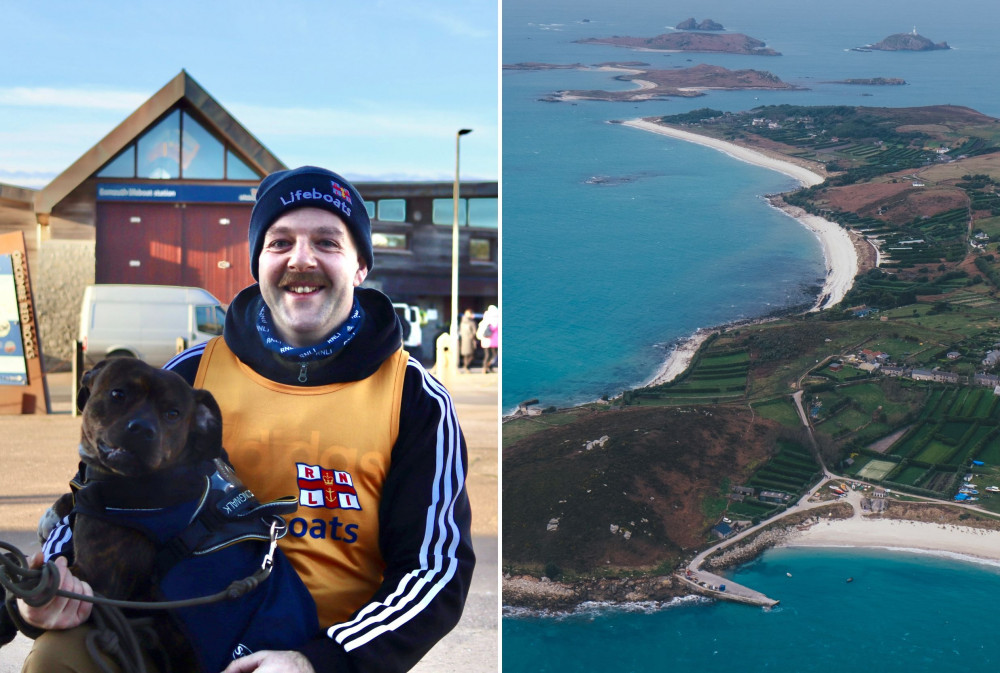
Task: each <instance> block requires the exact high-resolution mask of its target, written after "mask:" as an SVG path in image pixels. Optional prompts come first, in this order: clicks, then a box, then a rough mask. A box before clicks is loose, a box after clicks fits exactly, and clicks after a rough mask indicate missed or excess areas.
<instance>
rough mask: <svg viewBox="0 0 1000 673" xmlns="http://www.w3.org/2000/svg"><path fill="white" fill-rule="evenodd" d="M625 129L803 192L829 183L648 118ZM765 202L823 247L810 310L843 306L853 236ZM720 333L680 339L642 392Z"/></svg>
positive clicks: (850, 280) (854, 270)
mask: <svg viewBox="0 0 1000 673" xmlns="http://www.w3.org/2000/svg"><path fill="white" fill-rule="evenodd" d="M621 124H622V125H623V126H629V127H631V128H635V129H638V130H640V131H647V132H650V133H656V134H659V135H663V136H668V137H671V138H675V139H677V140H682V141H685V142H690V143H695V144H697V145H702V146H704V147H709V148H712V149H714V150H718V151H719V152H722V153H724V154H726V155H728V156H730V157H733V158H734V159H737V160H739V161H743V162H745V163H749V164H753V165H755V166H760V167H762V168H767V169H769V170H773V171H776V172H778V173H781V174H783V175H787V176H789V177H791V178H794V179H795V180H797V181H798V182H799V184H801V185H802V186H804V187H810V186H812V185H818V184H820V183H822V182H823V181H824V180H825V178H824V176H822V175H820V174H819V173H817V172H815V171H813V170H810V169H809V168H807V167H805V166H801V165H799V164H796V163H793V162H792V161H788V160H783V159H780V158H778V157H775V156H772V155H770V154H765V153H764V152H760V151H758V150H753V149H749V148H747V147H743V146H742V145H737V144H735V143H730V142H726V141H724V140H718V139H717V138H710V137H708V136H703V135H700V134H697V133H692V132H690V131H683V130H681V129H677V128H672V127H667V126H662V125H660V124H655V123H653V122H651V121H647V120H645V119H630V120H628V121H624V122H621ZM767 202H768V203H769V204H770V205H771V207H773V208H776V209H778V210H780V211H781V212H783V213H784V214H786V215H788V216H789V217H791V218H792V219H794V220H796V221H798V222H799V224H801V225H802V226H803V227H805V228H806V229H807V230H808V231H810V232H812V233H813V234H814V235H815V236H816V238H817V240H818V241H819V243H820V248H821V249H822V251H823V259H824V263H825V265H826V276H825V281H824V283H823V289H822V291H821V292H820V294H819V296H818V297H817V298H816V303H815V304H814V305H813V307H812V308H811V309H810V311H819V310H822V309H826V308H829V307H831V306H834V305H836V304H838V303H840V302H841V301H842V300H843V298H844V296H845V295H846V294H847V292H848V291H849V290H850V289H851V287H852V286H853V285H854V277H855V276H856V275H857V274H858V271H859V269H860V260H859V258H858V253H857V250H856V248H855V241H854V239H853V238H852V237H851V234H850V233H849V232H848V231H847V230H845V229H844V228H843V227H841V226H840V225H839V224H837V223H836V222H830V221H829V220H825V219H823V218H821V217H818V216H816V215H810V214H809V213H807V212H805V211H804V210H802V209H801V208H798V207H796V206H792V205H789V204H787V203H785V201H784V200H783V199H781V198H780V196H778V195H769V196H768V197H767ZM721 329H723V328H722V327H714V328H713V327H706V328H700V329H698V330H697V331H696V332H695V333H694V334H693V335H691V336H690V337H687V338H686V339H683V340H681V341H680V342H679V343H678V344H677V346H676V347H675V348H674V349H673V350H672V351H671V352H670V353H669V355H668V356H667V358H666V360H665V361H664V363H663V364H662V365H661V367H660V368H659V370H658V371H657V372H656V373H655V374H654V375H653V376H652V378H650V380H649V381H648V382H646V383H645V384H643V386H642V387H644V388H648V387H650V386H657V385H662V384H664V383H668V382H670V381H672V380H674V379H675V378H677V377H678V376H680V375H681V374H682V373H683V372H684V370H686V369H687V368H688V366H690V364H691V361H692V360H693V359H694V356H695V354H696V353H697V352H698V349H699V348H700V347H701V345H702V344H703V343H704V342H705V340H706V339H707V338H708V337H709V336H710V335H712V334H714V333H716V332H718V331H720V330H721Z"/></svg>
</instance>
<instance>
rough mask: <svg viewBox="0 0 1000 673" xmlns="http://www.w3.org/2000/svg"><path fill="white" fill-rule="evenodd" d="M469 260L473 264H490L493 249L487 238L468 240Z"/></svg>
mask: <svg viewBox="0 0 1000 673" xmlns="http://www.w3.org/2000/svg"><path fill="white" fill-rule="evenodd" d="M469 259H470V260H472V261H473V262H492V261H493V249H492V246H491V245H490V239H488V238H470V239H469Z"/></svg>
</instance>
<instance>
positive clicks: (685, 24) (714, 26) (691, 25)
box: [674, 17, 725, 30]
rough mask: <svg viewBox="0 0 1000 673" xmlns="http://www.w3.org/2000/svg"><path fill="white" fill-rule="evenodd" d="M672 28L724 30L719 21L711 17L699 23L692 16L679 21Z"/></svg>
mask: <svg viewBox="0 0 1000 673" xmlns="http://www.w3.org/2000/svg"><path fill="white" fill-rule="evenodd" d="M674 28H676V29H677V30H725V28H723V27H722V24H721V23H716V22H715V21H712V20H711V19H705V20H704V21H702V22H701V23H698V22H697V21H695V20H694V18H693V17H692V18H690V19H687V20H686V21H681V22H680V23H678V24H677V25H676V26H674Z"/></svg>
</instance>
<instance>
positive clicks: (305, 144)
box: [0, 0, 499, 188]
mask: <svg viewBox="0 0 1000 673" xmlns="http://www.w3.org/2000/svg"><path fill="white" fill-rule="evenodd" d="M0 15H2V16H3V17H4V28H5V30H4V38H3V40H0V63H3V64H4V67H3V70H2V74H0V183H7V184H12V185H17V186H21V187H31V188H41V187H44V186H45V185H47V184H48V183H49V182H50V181H51V180H52V179H53V178H54V177H55V176H56V175H58V174H59V173H61V172H62V171H63V170H65V169H66V168H67V167H69V165H70V164H72V163H73V162H74V161H76V160H77V159H78V158H79V157H80V156H81V155H83V154H84V153H85V152H86V151H87V150H88V149H90V148H91V147H93V146H94V145H95V144H97V142H98V141H100V140H101V139H102V138H103V137H104V136H105V135H107V134H108V133H109V132H110V131H111V130H112V129H114V128H115V127H116V126H117V125H118V124H119V123H121V122H122V121H123V120H124V119H125V118H126V117H127V116H128V115H129V114H131V113H132V112H133V111H134V110H135V109H136V108H138V107H139V106H140V105H141V104H142V103H143V102H145V101H146V100H147V99H148V98H149V97H150V96H152V95H153V94H154V93H156V92H157V91H158V90H159V89H160V88H162V87H163V86H164V85H165V84H167V82H169V81H170V80H171V79H173V78H174V77H175V76H176V75H177V74H178V73H179V72H180V71H181V70H182V69H184V70H186V71H187V73H188V74H189V75H190V76H191V77H193V78H194V79H195V80H196V81H197V82H198V83H199V84H200V85H201V86H202V88H204V89H205V90H206V91H207V92H208V93H209V94H210V95H211V96H212V97H213V98H214V99H215V100H216V101H218V102H219V104H221V105H222V106H223V107H224V108H225V109H226V110H228V111H229V113H230V114H232V115H233V116H234V117H235V118H236V119H237V120H238V121H239V122H240V123H241V124H242V125H243V126H244V127H245V128H246V129H247V130H248V131H249V132H250V133H252V134H253V135H254V136H255V137H256V138H257V139H258V140H260V141H261V142H262V143H263V144H264V146H265V147H267V148H268V149H269V150H270V151H271V152H272V153H273V154H274V155H275V156H277V157H278V159H280V160H281V161H282V162H283V163H284V164H285V165H287V166H289V167H296V166H301V165H306V164H312V165H319V166H323V167H325V168H329V169H331V170H334V171H336V172H338V173H340V174H341V175H344V176H345V177H346V178H348V179H351V180H355V181H367V180H387V181H389V180H416V181H420V180H445V181H450V180H453V179H454V177H455V134H456V132H457V131H458V130H459V129H462V128H470V129H472V130H473V132H472V133H471V134H468V135H465V136H463V137H462V139H461V166H460V174H461V179H462V180H477V179H478V180H496V179H498V176H499V149H498V148H499V124H498V103H499V89H498V73H499V60H498V47H497V40H498V27H497V26H498V9H497V0H426V1H424V2H416V1H413V2H408V1H406V0H373V1H371V0H370V1H366V2H343V1H341V0H282V1H281V2H258V1H256V0H240V1H234V0H171V1H170V2H150V1H148V0H132V1H131V2H127V1H118V2H115V1H112V0H95V1H91V2H79V1H78V0H60V1H49V0H34V1H33V2H23V1H22V0H0Z"/></svg>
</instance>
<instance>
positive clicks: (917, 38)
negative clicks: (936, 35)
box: [853, 29, 951, 51]
mask: <svg viewBox="0 0 1000 673" xmlns="http://www.w3.org/2000/svg"><path fill="white" fill-rule="evenodd" d="M940 49H951V47H949V46H948V43H947V42H938V43H936V44H935V43H934V42H933V41H932V40H930V39H928V38H926V37H924V36H923V35H917V31H916V30H915V29H914V31H913V32H912V33H896V34H895V35H890V36H889V37H887V38H885V39H884V40H882V41H881V42H876V43H875V44H869V45H865V46H864V47H857V48H855V49H854V50H853V51H937V50H940Z"/></svg>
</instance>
